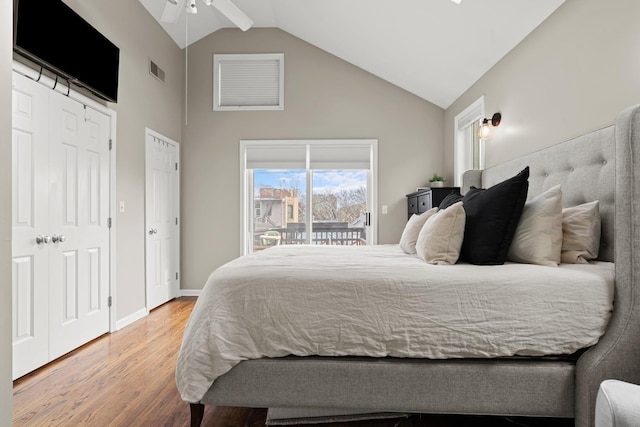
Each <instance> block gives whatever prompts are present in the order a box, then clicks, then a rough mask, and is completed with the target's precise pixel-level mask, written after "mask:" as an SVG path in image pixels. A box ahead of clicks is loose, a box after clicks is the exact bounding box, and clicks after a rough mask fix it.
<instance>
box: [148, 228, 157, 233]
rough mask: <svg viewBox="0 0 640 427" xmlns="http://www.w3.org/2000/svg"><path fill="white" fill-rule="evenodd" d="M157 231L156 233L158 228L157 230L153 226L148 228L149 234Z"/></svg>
mask: <svg viewBox="0 0 640 427" xmlns="http://www.w3.org/2000/svg"><path fill="white" fill-rule="evenodd" d="M157 233H158V230H157V229H155V228H151V229H150V230H149V234H157Z"/></svg>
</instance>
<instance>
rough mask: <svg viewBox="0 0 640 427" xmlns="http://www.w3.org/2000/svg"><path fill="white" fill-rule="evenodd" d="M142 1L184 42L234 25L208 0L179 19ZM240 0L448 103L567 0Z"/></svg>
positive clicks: (262, 23)
mask: <svg viewBox="0 0 640 427" xmlns="http://www.w3.org/2000/svg"><path fill="white" fill-rule="evenodd" d="M139 1H140V2H141V3H142V4H143V5H144V7H145V8H146V9H147V10H148V11H149V13H150V14H151V15H152V16H153V17H154V18H155V19H156V20H157V21H158V22H160V24H161V25H162V27H163V28H164V29H165V30H166V31H167V33H168V34H169V35H170V36H171V38H172V39H173V40H174V41H175V42H176V44H177V45H178V46H179V47H181V48H184V47H185V46H186V45H187V44H191V43H194V42H196V41H198V40H200V39H201V38H203V37H206V36H207V35H209V34H211V33H213V32H214V31H217V30H218V29H220V28H233V27H234V24H233V23H232V22H231V21H229V20H227V19H226V18H225V17H224V16H223V15H221V14H220V13H219V12H218V11H217V10H216V9H215V8H214V7H213V6H206V5H205V4H204V2H203V0H195V1H196V5H197V8H198V13H197V14H187V13H182V14H181V16H180V18H179V19H178V21H177V22H176V23H172V24H168V23H164V22H161V21H160V17H161V15H162V11H163V10H164V6H165V4H166V2H167V0H139ZM233 2H234V3H235V5H236V6H238V8H240V9H241V10H242V11H243V12H244V13H245V14H247V15H248V16H249V17H250V18H251V19H252V20H253V21H254V25H253V27H254V28H255V27H277V28H280V29H282V30H283V31H286V32H288V33H290V34H292V35H294V36H296V37H298V38H300V39H302V40H304V41H306V42H308V43H311V44H312V45H314V46H317V47H318V48H320V49H323V50H325V51H327V52H329V53H331V54H333V55H335V56H337V57H339V58H341V59H343V60H345V61H347V62H349V63H351V64H353V65H356V66H358V67H360V68H362V69H364V70H366V71H368V72H370V73H372V74H374V75H376V76H378V77H380V78H382V79H384V80H387V81H389V82H390V83H393V84H395V85H396V86H399V87H401V88H403V89H405V90H407V91H409V92H411V93H413V94H415V95H417V96H419V97H421V98H423V99H425V100H427V101H430V102H432V103H434V104H436V105H438V106H440V107H442V108H447V107H448V106H449V105H451V103H452V102H453V101H455V100H456V99H457V98H458V97H459V96H460V95H461V94H462V93H464V91H465V90H467V89H468V88H469V87H470V86H471V85H473V83H475V82H476V81H477V80H478V79H479V78H480V77H481V76H482V75H483V74H484V73H485V72H486V71H488V70H489V69H490V68H491V67H492V66H493V65H495V64H496V63H497V62H498V61H499V60H500V59H501V58H502V57H504V56H505V55H506V54H507V53H508V52H509V51H510V50H511V49H513V48H514V47H515V46H516V45H517V44H518V43H520V42H521V41H522V40H523V39H524V38H525V37H526V36H527V35H528V34H529V33H530V32H531V31H533V30H534V29H535V28H536V27H537V26H538V25H539V24H540V23H541V22H543V21H544V20H545V19H546V18H547V17H548V16H549V15H551V14H552V13H553V12H554V11H555V10H556V9H557V8H558V7H559V6H560V5H562V3H564V0H462V1H461V3H460V4H457V3H455V2H453V1H451V0H233ZM187 16H188V18H187ZM187 19H188V22H186V20H187ZM186 29H188V34H187V31H186ZM249 31H251V30H249Z"/></svg>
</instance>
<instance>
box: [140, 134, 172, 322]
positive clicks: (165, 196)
mask: <svg viewBox="0 0 640 427" xmlns="http://www.w3.org/2000/svg"><path fill="white" fill-rule="evenodd" d="M178 163H179V151H178V144H177V143H176V142H174V141H169V140H168V139H166V138H164V137H161V136H160V135H157V134H155V133H152V132H150V131H148V132H147V136H146V166H145V170H146V171H145V218H146V230H147V234H146V236H147V237H146V281H147V309H148V310H151V309H153V308H155V307H157V306H159V305H160V304H163V303H165V302H167V301H169V300H171V299H173V298H176V297H177V296H178V289H179V287H180V286H179V276H178V271H179V247H180V242H179V224H178V214H179V207H180V200H179V173H178Z"/></svg>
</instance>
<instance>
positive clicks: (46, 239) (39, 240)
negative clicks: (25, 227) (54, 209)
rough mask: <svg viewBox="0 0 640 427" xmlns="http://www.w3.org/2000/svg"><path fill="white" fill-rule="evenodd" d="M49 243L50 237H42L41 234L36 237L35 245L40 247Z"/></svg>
mask: <svg viewBox="0 0 640 427" xmlns="http://www.w3.org/2000/svg"><path fill="white" fill-rule="evenodd" d="M50 241H51V237H49V236H43V235H41V234H39V235H37V236H36V244H37V245H42V244H44V243H49V242H50Z"/></svg>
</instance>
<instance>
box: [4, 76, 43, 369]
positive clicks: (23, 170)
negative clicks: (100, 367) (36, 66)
mask: <svg viewBox="0 0 640 427" xmlns="http://www.w3.org/2000/svg"><path fill="white" fill-rule="evenodd" d="M12 98H13V99H12V126H13V129H12V133H11V138H12V147H11V155H12V160H13V167H12V186H11V190H12V203H11V205H12V206H11V208H12V215H11V216H12V238H11V252H12V255H11V257H12V260H11V263H12V269H11V270H12V278H11V282H12V295H13V307H12V319H13V321H12V327H13V332H12V335H13V354H14V358H13V378H14V379H15V378H18V377H21V376H22V375H24V374H26V373H28V372H30V371H32V370H33V369H35V368H37V367H39V366H42V365H44V364H45V363H47V362H48V361H49V325H48V324H49V300H48V286H49V246H50V244H49V243H50V241H51V236H50V235H49V213H48V194H49V151H48V138H49V129H48V125H49V123H48V120H42V119H43V118H45V119H46V118H47V117H48V113H49V105H48V99H49V89H47V88H46V87H44V86H42V85H40V84H38V83H35V82H33V81H31V80H28V79H26V77H22V76H19V75H16V74H14V76H13V95H12Z"/></svg>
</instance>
